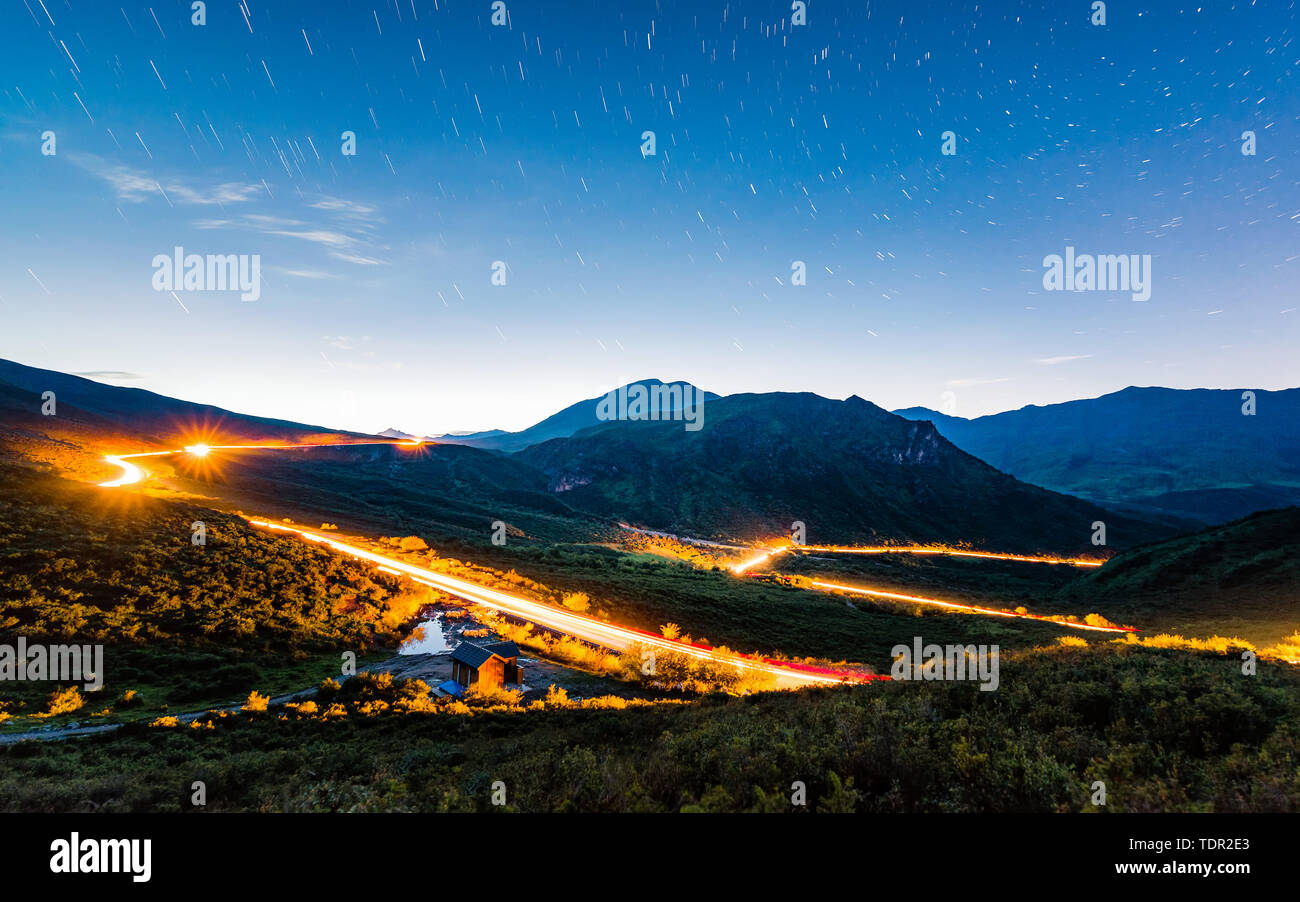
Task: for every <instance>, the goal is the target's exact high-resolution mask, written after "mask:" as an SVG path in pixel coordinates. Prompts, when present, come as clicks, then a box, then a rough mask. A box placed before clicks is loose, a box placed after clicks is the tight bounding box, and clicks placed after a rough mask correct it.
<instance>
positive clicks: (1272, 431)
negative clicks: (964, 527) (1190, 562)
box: [895, 387, 1300, 523]
mask: <svg viewBox="0 0 1300 902" xmlns="http://www.w3.org/2000/svg"><path fill="white" fill-rule="evenodd" d="M1255 398H1256V413H1255V415H1254V416H1243V414H1242V404H1243V401H1242V392H1241V391H1240V390H1218V389H1190V390H1180V389H1170V388H1135V387H1130V388H1126V389H1124V390H1123V391H1118V392H1114V393H1112V394H1109V395H1103V396H1101V397H1100V398H1092V399H1088V400H1082V401H1068V402H1065V403H1063V404H1052V405H1049V406H1046V407H1036V406H1030V407H1023V408H1021V409H1020V410H1011V411H1007V412H1005V413H999V414H993V415H991V416H985V417H978V418H976V419H973V420H966V419H962V418H960V417H951V416H945V415H944V414H941V413H936V412H935V411H932V410H927V409H925V408H920V407H914V408H908V409H906V410H900V411H895V412H896V413H898V414H899V415H900V416H904V417H907V418H908V419H913V420H929V421H930V422H932V423H934V424H935V426H936V427H938V429H939V432H940V433H941V434H942V435H943V436H944V437H945V438H947V439H948V440H949V441H951V442H952V443H953V444H955V445H957V447H959V448H961V449H963V450H964V451H968V452H969V453H971V454H974V455H975V456H976V457H978V458H980V459H981V460H985V461H987V462H988V463H990V464H992V465H993V466H994V467H997V468H998V469H999V470H1002V471H1004V472H1007V473H1010V474H1012V475H1013V476H1016V477H1018V478H1020V479H1024V480H1026V481H1027V482H1032V483H1034V484H1036V485H1042V486H1046V487H1048V488H1051V489H1054V490H1056V491H1060V492H1068V493H1070V494H1074V495H1079V496H1080V497H1084V498H1089V499H1091V500H1093V501H1096V502H1098V503H1100V504H1104V505H1107V506H1110V507H1117V508H1124V509H1131V510H1135V511H1146V512H1164V513H1167V514H1171V515H1174V516H1179V517H1187V518H1192V519H1196V520H1199V521H1201V522H1203V523H1216V522H1223V521H1225V520H1230V519H1233V518H1236V517H1240V516H1243V515H1245V514H1248V513H1251V512H1253V511H1256V510H1261V509H1265V508H1274V507H1282V506H1286V505H1290V504H1298V503H1300V389H1296V388H1292V389H1286V390H1285V391H1275V392H1270V391H1256V392H1255Z"/></svg>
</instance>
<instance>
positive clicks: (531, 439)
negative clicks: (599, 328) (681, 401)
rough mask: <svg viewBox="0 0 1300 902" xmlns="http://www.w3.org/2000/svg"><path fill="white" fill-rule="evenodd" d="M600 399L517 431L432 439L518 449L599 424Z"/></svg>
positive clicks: (711, 395)
mask: <svg viewBox="0 0 1300 902" xmlns="http://www.w3.org/2000/svg"><path fill="white" fill-rule="evenodd" d="M628 384H629V385H645V386H655V385H671V386H681V387H683V388H684V387H686V386H690V387H691V389H692V390H693V391H694V392H695V393H696V395H697V396H699V395H702V396H703V397H704V400H705V401H715V400H717V399H718V397H719V396H718V395H715V394H714V393H713V392H702V391H700V390H699V389H698V388H696V387H695V386H693V385H691V384H690V383H689V382H661V381H660V380H658V379H642V380H640V381H639V382H634V383H628ZM600 402H601V398H588V399H587V400H585V401H579V402H577V403H576V404H570V405H569V406H568V407H566V408H564V409H563V410H561V411H559V412H558V413H554V414H551V415H550V416H549V417H547V418H546V419H544V420H542V421H541V422H540V423H535V424H533V425H532V426H529V427H528V428H527V429H523V430H521V431H519V432H502V431H501V430H499V429H493V430H490V431H488V432H472V433H470V434H468V435H440V436H437V438H436V439H435V441H439V442H444V443H446V444H451V445H469V446H471V447H474V448H485V449H488V450H492V451H520V450H522V449H524V448H527V447H528V446H529V445H535V444H537V443H538V442H544V441H547V440H549V439H553V438H564V437H567V436H570V435H573V434H574V433H575V432H578V431H579V430H582V429H586V428H588V427H590V426H596V425H599V424H600V423H602V422H603V421H602V420H601V419H600V418H599V417H598V416H596V407H597V405H598V404H600Z"/></svg>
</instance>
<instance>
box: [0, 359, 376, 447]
mask: <svg viewBox="0 0 1300 902" xmlns="http://www.w3.org/2000/svg"><path fill="white" fill-rule="evenodd" d="M0 382H4V383H7V384H8V385H9V386H10V389H9V390H8V393H9V396H10V405H9V408H8V410H9V412H10V414H11V417H10V421H9V422H10V423H11V424H12V420H13V418H14V417H18V418H20V419H21V420H22V421H23V422H26V423H29V424H30V423H35V424H38V425H41V426H46V427H58V426H59V425H60V423H61V420H63V419H64V418H67V419H69V420H72V421H79V420H81V419H85V416H86V415H89V416H91V417H94V418H95V421H96V422H97V423H99V424H113V425H114V426H116V427H117V428H118V429H120V430H122V431H126V432H130V433H131V434H132V435H134V436H136V437H137V438H139V439H142V440H150V439H152V440H158V441H162V442H165V443H169V444H172V445H175V444H177V443H178V442H183V441H193V440H194V439H195V438H196V437H197V436H200V435H201V436H203V437H204V438H205V439H207V440H209V441H210V442H212V443H214V444H215V443H218V442H220V443H231V442H234V441H236V440H239V441H246V442H252V441H283V442H302V441H310V440H313V439H320V438H324V437H327V436H351V437H356V438H360V437H361V436H359V435H358V434H357V433H349V432H341V431H338V430H331V429H325V428H323V427H320V426H309V425H307V424H305V423H295V422H292V421H290V420H276V419H271V418H268V417H256V416H250V415H248V414H242V413H235V412H233V411H229V410H224V409H222V408H220V407H214V406H213V405H211V404H196V403H194V402H191V401H181V400H178V399H176V398H169V397H167V396H165V395H159V394H155V393H154V392H151V391H145V390H144V389H141V388H125V387H122V386H117V385H105V384H103V383H102V382H95V381H93V380H90V379H84V378H82V377H81V376H72V375H69V374H67V373H60V372H56V371H54V370H42V369H38V368H36V367H31V366H24V365H23V364H21V363H14V362H13V361H11V360H0ZM46 391H52V392H54V393H55V397H56V399H57V408H56V415H55V416H52V417H43V416H41V410H40V404H39V402H38V403H36V404H35V406H33V407H30V408H24V406H22V405H19V404H18V402H17V400H16V399H17V398H18V397H19V396H20V395H21V393H30V395H34V396H35V397H36V398H37V399H39V397H40V396H41V395H42V394H43V393H44V392H46ZM32 417H34V419H32ZM367 437H369V436H367Z"/></svg>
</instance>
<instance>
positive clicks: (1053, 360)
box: [1034, 354, 1092, 366]
mask: <svg viewBox="0 0 1300 902" xmlns="http://www.w3.org/2000/svg"><path fill="white" fill-rule="evenodd" d="M1091 356H1092V355H1091V354H1070V355H1068V356H1065V357H1040V358H1038V359H1037V360H1035V361H1034V363H1040V364H1042V365H1043V366H1056V365H1057V364H1058V363H1069V362H1070V361H1071V360H1087V359H1088V358H1089V357H1091Z"/></svg>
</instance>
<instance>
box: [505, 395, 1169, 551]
mask: <svg viewBox="0 0 1300 902" xmlns="http://www.w3.org/2000/svg"><path fill="white" fill-rule="evenodd" d="M705 410H706V415H705V418H704V428H703V429H701V430H700V431H698V432H688V431H686V430H685V429H683V428H682V424H681V423H672V422H618V423H610V424H607V425H604V426H599V427H596V428H593V429H588V430H584V431H583V432H580V433H578V434H576V435H574V436H571V437H570V438H566V439H556V440H553V441H549V442H544V443H542V444H540V445H534V446H533V447H531V448H528V449H526V450H524V451H521V452H519V453H518V454H516V455H515V457H516V458H517V459H519V460H522V461H524V462H525V463H528V464H531V465H533V466H535V467H537V468H538V469H540V470H542V471H544V472H545V473H546V474H547V476H548V477H549V478H550V486H551V489H552V491H554V492H555V493H556V495H557V497H560V498H563V499H564V500H565V502H566V503H568V504H569V505H571V506H573V507H576V508H578V509H580V510H585V511H589V512H591V513H593V514H597V515H601V516H608V517H617V518H618V519H621V520H627V521H629V522H632V523H634V524H636V525H641V526H647V527H650V528H655V529H663V530H667V531H670V532H677V533H683V534H691V535H697V536H721V537H739V538H759V537H772V536H781V535H787V534H788V533H789V530H790V524H791V523H792V522H794V521H796V520H797V521H802V522H804V523H805V524H806V525H807V530H808V536H807V537H808V541H810V542H813V543H816V542H849V541H870V542H890V541H914V542H948V543H957V542H967V543H970V544H971V545H973V546H975V547H982V548H998V549H1004V550H1016V551H1053V552H1062V551H1070V552H1075V551H1083V550H1093V549H1092V546H1091V544H1090V539H1091V535H1092V533H1091V529H1092V524H1093V522H1094V521H1097V520H1101V521H1104V522H1106V523H1107V527H1108V539H1109V541H1110V542H1111V544H1112V545H1115V546H1125V545H1132V544H1135V543H1137V542H1140V541H1146V540H1149V539H1151V538H1154V537H1156V536H1158V535H1161V531H1160V529H1159V528H1158V527H1154V526H1152V525H1150V524H1147V523H1142V522H1138V521H1133V520H1130V519H1126V518H1123V517H1119V516H1116V515H1113V514H1110V513H1107V512H1105V511H1103V510H1101V509H1100V508H1098V507H1097V506H1095V505H1093V504H1090V503H1087V502H1083V501H1080V500H1078V499H1075V498H1069V497H1066V496H1063V495H1059V494H1056V493H1053V492H1049V491H1046V490H1044V489H1040V488H1038V487H1036V486H1032V485H1027V484H1025V483H1022V482H1019V481H1017V480H1016V479H1013V478H1012V477H1010V476H1007V475H1005V474H1003V473H999V472H997V471H996V470H994V469H993V468H992V467H990V466H988V465H987V464H984V463H983V462H981V461H979V460H976V459H975V458H974V457H971V456H970V455H969V454H966V453H965V452H963V451H960V450H958V449H957V448H956V447H954V446H953V445H952V444H951V443H950V442H948V441H947V440H945V439H944V438H942V437H941V436H940V435H939V434H938V433H937V432H936V431H935V429H934V427H933V426H931V425H930V424H928V423H917V422H912V421H909V420H906V419H903V418H902V417H898V416H895V415H893V414H891V413H888V412H887V411H884V410H881V409H880V408H879V407H876V406H875V405H874V404H870V403H868V402H867V401H864V400H862V399H861V398H850V399H848V400H847V401H832V400H829V399H827V398H822V397H820V396H818V395H813V394H785V393H774V394H763V395H752V394H751V395H731V396H729V397H726V398H722V399H719V400H717V401H712V402H710V403H709V404H708V406H707V407H706V408H705Z"/></svg>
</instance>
